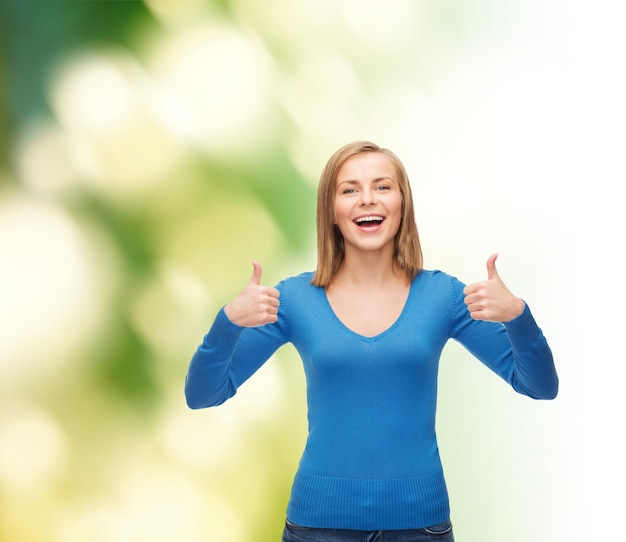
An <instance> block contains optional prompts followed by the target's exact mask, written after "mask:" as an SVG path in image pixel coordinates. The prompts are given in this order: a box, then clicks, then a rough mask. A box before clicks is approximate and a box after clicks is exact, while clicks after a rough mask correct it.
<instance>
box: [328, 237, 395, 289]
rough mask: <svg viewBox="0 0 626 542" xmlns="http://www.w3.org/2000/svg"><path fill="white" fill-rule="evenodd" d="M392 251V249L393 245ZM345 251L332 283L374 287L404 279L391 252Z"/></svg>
mask: <svg viewBox="0 0 626 542" xmlns="http://www.w3.org/2000/svg"><path fill="white" fill-rule="evenodd" d="M391 248H392V251H393V247H391ZM384 252H387V253H381V251H371V252H365V251H358V252H350V251H347V252H346V254H345V258H344V261H343V263H342V265H341V268H340V269H339V271H338V272H337V275H336V276H335V278H334V279H333V281H332V282H333V283H335V284H337V283H343V284H346V285H347V284H350V285H352V286H356V287H365V288H375V287H381V286H384V285H386V284H389V283H390V282H395V281H398V280H404V274H403V273H402V271H401V270H399V269H398V267H397V265H396V264H395V262H394V260H393V252H391V254H389V253H388V252H389V251H384Z"/></svg>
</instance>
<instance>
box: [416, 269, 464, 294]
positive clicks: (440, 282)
mask: <svg viewBox="0 0 626 542" xmlns="http://www.w3.org/2000/svg"><path fill="white" fill-rule="evenodd" d="M412 288H414V289H417V290H422V291H423V292H424V293H426V294H430V295H436V294H438V295H446V296H449V295H452V296H453V297H458V296H459V295H460V292H462V291H463V288H465V283H463V282H462V281H460V280H459V279H458V278H456V277H455V276H453V275H451V274H449V273H446V272H445V271H441V270H439V269H424V270H422V271H421V272H420V273H418V274H417V275H416V276H415V278H414V279H413V283H412Z"/></svg>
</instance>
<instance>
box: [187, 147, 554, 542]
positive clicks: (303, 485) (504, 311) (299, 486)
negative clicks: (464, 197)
mask: <svg viewBox="0 0 626 542" xmlns="http://www.w3.org/2000/svg"><path fill="white" fill-rule="evenodd" d="M317 234H318V261H317V268H316V270H315V273H304V274H301V275H299V276H296V277H291V278H288V279H286V280H284V281H282V282H280V283H279V284H278V285H277V286H276V288H270V287H266V286H262V285H261V266H260V265H259V264H258V263H257V262H253V267H254V271H253V275H252V279H251V280H250V282H249V283H248V285H247V286H246V287H245V288H244V289H243V291H242V292H241V294H240V295H239V296H237V297H236V298H235V299H234V300H233V301H232V302H231V303H229V304H227V305H226V306H225V307H224V308H223V309H222V310H220V312H219V313H218V315H217V317H216V319H215V321H214V323H213V325H212V327H211V329H210V330H209V332H208V333H207V335H206V336H205V338H204V341H203V343H202V344H201V345H200V346H199V347H198V349H197V351H196V352H195V354H194V356H193V358H192V360H191V363H190V366H189V372H188V375H187V380H186V387H185V392H186V397H187V403H188V405H189V406H190V407H191V408H203V407H208V406H214V405H219V404H221V403H222V402H224V401H226V400H227V399H228V398H229V397H232V396H233V395H234V394H235V392H236V391H237V388H238V387H239V386H240V385H241V384H242V383H243V382H245V380H246V379H248V378H249V377H250V376H251V375H252V374H253V373H254V372H255V371H256V370H257V369H258V368H259V367H260V366H261V365H262V364H263V363H264V362H265V361H266V360H267V359H268V358H269V357H270V356H271V355H272V354H273V352H274V351H275V350H276V349H277V348H279V347H280V346H281V345H283V344H285V343H287V342H291V343H292V344H293V345H294V346H295V347H296V349H297V350H298V352H299V354H300V357H301V358H302V362H303V364H304V369H305V374H306V379H307V405H308V419H309V434H308V438H307V444H306V447H305V450H304V453H303V455H302V458H301V461H300V464H299V467H298V472H297V474H296V476H295V480H294V483H293V487H292V491H291V497H290V500H289V504H288V507H287V520H286V523H285V528H284V534H283V542H296V541H297V542H305V541H321V540H324V541H328V542H344V541H345V542H348V541H349V542H353V541H354V542H357V541H358V542H361V541H362V542H366V541H374V540H384V541H386V542H393V541H403V542H417V541H420V542H421V541H428V540H438V541H446V542H451V541H453V540H454V537H453V534H452V524H451V522H450V509H449V502H448V494H447V490H446V485H445V480H444V476H443V471H442V466H441V461H440V458H439V451H438V447H437V440H436V436H435V407H436V392H437V371H438V364H439V358H440V354H441V351H442V349H443V347H444V345H445V344H446V342H447V341H448V340H449V339H454V340H457V341H459V342H460V343H461V344H463V345H464V346H465V347H466V348H467V349H468V350H469V351H470V352H471V353H472V354H473V355H474V356H476V357H477V358H478V359H479V360H480V361H482V362H483V363H484V364H485V365H487V366H488V367H489V368H490V369H492V370H493V371H494V372H496V373H497V374H498V375H500V376H501V377H502V378H503V379H505V380H506V381H507V382H508V383H509V384H510V385H511V386H512V387H513V388H514V389H515V390H516V391H518V392H519V393H522V394H525V395H528V396H530V397H532V398H536V399H552V398H554V397H555V396H556V394H557V390H558V378H557V375H556V371H555V367H554V362H553V359H552V354H551V351H550V348H549V346H548V344H547V342H546V340H545V338H544V336H543V334H542V332H541V330H540V329H539V327H538V326H537V324H536V323H535V321H534V319H533V316H532V315H531V313H530V310H529V308H528V306H527V305H526V303H524V301H522V300H521V299H519V298H517V297H516V296H514V295H513V294H512V293H511V292H510V291H509V290H508V288H507V287H506V286H505V285H504V283H503V282H502V280H501V279H500V277H499V276H498V272H497V270H496V267H495V260H496V257H497V256H496V255H493V256H491V257H490V258H489V260H488V261H487V269H488V278H487V280H486V281H484V282H480V283H477V284H473V285H469V286H465V285H464V284H462V283H461V282H460V281H458V280H457V279H455V278H454V277H451V276H450V275H447V274H445V273H442V272H439V271H427V270H423V269H422V253H421V247H420V243H419V238H418V234H417V228H416V225H415V219H414V209H413V198H412V195H411V188H410V185H409V181H408V178H407V174H406V171H405V169H404V167H403V165H402V163H401V162H400V160H399V159H398V158H397V157H396V156H395V155H394V154H393V153H392V152H390V151H389V150H386V149H382V148H380V147H378V146H377V145H375V144H373V143H370V142H355V143H351V144H348V145H346V146H344V147H342V148H341V149H339V150H338V151H337V152H336V153H335V154H334V155H333V156H332V157H331V158H330V160H329V162H328V163H327V165H326V167H325V169H324V171H323V173H322V176H321V180H320V184H319V190H318V202H317Z"/></svg>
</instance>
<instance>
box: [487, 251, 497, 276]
mask: <svg viewBox="0 0 626 542" xmlns="http://www.w3.org/2000/svg"><path fill="white" fill-rule="evenodd" d="M497 259H498V255H497V254H492V255H491V256H489V259H488V260H487V280H499V279H500V275H498V270H497V269H496V260H497Z"/></svg>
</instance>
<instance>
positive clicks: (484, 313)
mask: <svg viewBox="0 0 626 542" xmlns="http://www.w3.org/2000/svg"><path fill="white" fill-rule="evenodd" d="M497 258H498V255H497V254H492V255H491V256H490V257H489V259H488V260H487V280H484V281H482V282H475V283H474V284H469V285H467V286H466V287H465V288H464V290H463V293H464V294H465V299H464V301H465V304H466V305H467V310H469V312H470V316H471V317H472V318H473V319H474V320H484V321H486V322H509V321H510V320H513V319H514V318H517V317H518V316H519V315H520V314H522V312H524V306H525V304H524V301H522V300H521V299H520V298H518V297H515V296H514V295H513V294H512V293H511V291H510V290H509V289H508V288H507V287H506V285H505V284H504V282H503V281H502V279H501V278H500V275H499V274H498V271H497V269H496V259H497Z"/></svg>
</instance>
